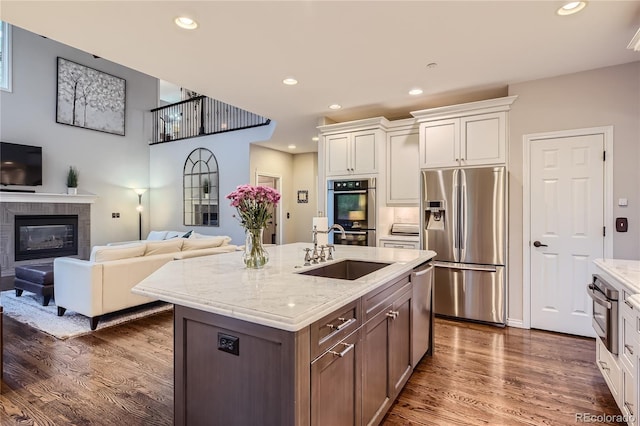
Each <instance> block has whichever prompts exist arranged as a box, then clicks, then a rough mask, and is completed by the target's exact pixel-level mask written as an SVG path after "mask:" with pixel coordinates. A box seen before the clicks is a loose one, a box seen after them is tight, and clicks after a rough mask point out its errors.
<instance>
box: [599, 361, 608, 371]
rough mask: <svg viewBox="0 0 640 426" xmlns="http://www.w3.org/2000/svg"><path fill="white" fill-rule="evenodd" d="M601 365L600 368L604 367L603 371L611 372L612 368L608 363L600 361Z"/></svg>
mask: <svg viewBox="0 0 640 426" xmlns="http://www.w3.org/2000/svg"><path fill="white" fill-rule="evenodd" d="M598 362H599V363H600V367H602V369H603V370H607V371H609V370H610V368H609V367H608V366H607V363H606V362H604V361H598Z"/></svg>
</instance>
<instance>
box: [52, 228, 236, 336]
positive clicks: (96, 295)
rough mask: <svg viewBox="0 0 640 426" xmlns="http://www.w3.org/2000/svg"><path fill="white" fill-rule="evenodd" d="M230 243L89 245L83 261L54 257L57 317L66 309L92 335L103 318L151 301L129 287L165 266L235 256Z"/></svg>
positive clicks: (214, 240)
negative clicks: (84, 318) (86, 324)
mask: <svg viewBox="0 0 640 426" xmlns="http://www.w3.org/2000/svg"><path fill="white" fill-rule="evenodd" d="M230 241H231V238H229V237H227V236H217V237H204V236H201V238H181V237H175V238H171V239H168V240H150V241H139V242H132V243H124V244H118V245H110V246H95V247H93V249H92V251H91V256H90V257H89V260H80V259H75V258H71V257H59V258H57V259H55V261H54V266H53V274H54V283H55V284H54V298H55V302H56V305H57V307H58V316H62V315H64V313H65V311H67V310H69V311H74V312H77V313H79V314H82V315H85V316H87V317H89V320H90V326H91V330H95V329H96V327H97V325H98V321H99V320H100V317H101V316H102V315H104V314H108V313H111V312H116V311H119V310H122V309H126V308H130V307H133V306H138V305H143V304H146V303H150V302H153V301H155V299H150V298H148V297H144V296H139V295H136V294H133V293H132V292H131V288H132V287H133V286H135V285H136V284H138V283H139V282H140V281H142V280H143V279H144V278H146V277H148V276H149V275H150V274H151V273H152V272H154V271H156V270H157V269H158V268H160V267H161V266H162V265H164V264H165V263H167V262H170V261H172V260H180V259H186V258H189V257H196V256H207V255H212V254H219V253H228V252H232V251H235V250H236V248H237V247H236V246H235V245H232V244H229V242H230Z"/></svg>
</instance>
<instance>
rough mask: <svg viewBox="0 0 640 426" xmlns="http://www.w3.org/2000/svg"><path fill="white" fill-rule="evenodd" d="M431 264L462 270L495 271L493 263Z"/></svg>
mask: <svg viewBox="0 0 640 426" xmlns="http://www.w3.org/2000/svg"><path fill="white" fill-rule="evenodd" d="M433 266H435V267H437V268H447V269H460V270H463V271H483V272H496V271H497V269H496V267H495V266H494V265H471V264H466V263H446V262H433Z"/></svg>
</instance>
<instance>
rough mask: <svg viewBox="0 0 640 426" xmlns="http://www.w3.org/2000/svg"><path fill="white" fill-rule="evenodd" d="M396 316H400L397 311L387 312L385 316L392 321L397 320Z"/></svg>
mask: <svg viewBox="0 0 640 426" xmlns="http://www.w3.org/2000/svg"><path fill="white" fill-rule="evenodd" d="M398 315H400V312H398V311H389V312H387V316H388V317H389V318H392V319H396V318H398Z"/></svg>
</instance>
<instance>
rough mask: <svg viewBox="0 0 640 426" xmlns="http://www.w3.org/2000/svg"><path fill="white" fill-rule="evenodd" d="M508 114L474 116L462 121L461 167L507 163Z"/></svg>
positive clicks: (463, 118) (464, 118)
mask: <svg viewBox="0 0 640 426" xmlns="http://www.w3.org/2000/svg"><path fill="white" fill-rule="evenodd" d="M505 121H506V113H504V112H497V113H493V114H481V115H472V116H469V117H462V118H461V119H460V153H459V155H460V165H462V166H475V165H485V164H503V163H505V162H506V160H507V157H506V152H505V151H506V146H507V144H506V125H505V124H506V123H505Z"/></svg>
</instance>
